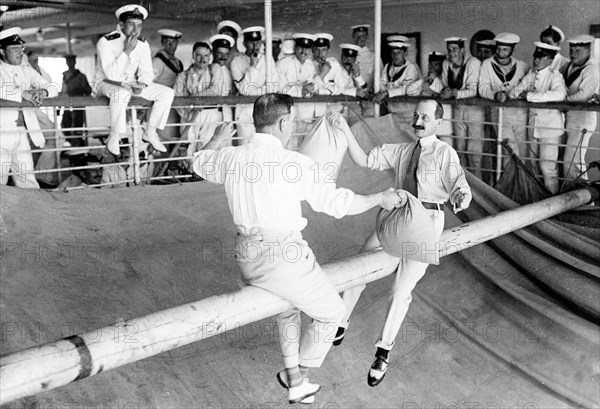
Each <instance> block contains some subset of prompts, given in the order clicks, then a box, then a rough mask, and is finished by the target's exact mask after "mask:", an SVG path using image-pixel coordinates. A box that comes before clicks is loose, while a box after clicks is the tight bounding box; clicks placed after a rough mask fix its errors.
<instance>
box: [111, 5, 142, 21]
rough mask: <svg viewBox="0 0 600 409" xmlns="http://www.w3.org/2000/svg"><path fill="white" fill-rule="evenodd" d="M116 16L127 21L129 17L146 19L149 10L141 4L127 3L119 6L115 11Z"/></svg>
mask: <svg viewBox="0 0 600 409" xmlns="http://www.w3.org/2000/svg"><path fill="white" fill-rule="evenodd" d="M115 16H116V17H117V18H118V19H119V20H121V21H126V20H127V19H128V18H137V19H140V20H146V18H147V17H148V10H146V8H145V7H143V6H140V5H139V4H127V5H125V6H122V7H119V8H118V9H117V11H115Z"/></svg>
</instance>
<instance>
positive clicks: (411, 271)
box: [333, 100, 471, 386]
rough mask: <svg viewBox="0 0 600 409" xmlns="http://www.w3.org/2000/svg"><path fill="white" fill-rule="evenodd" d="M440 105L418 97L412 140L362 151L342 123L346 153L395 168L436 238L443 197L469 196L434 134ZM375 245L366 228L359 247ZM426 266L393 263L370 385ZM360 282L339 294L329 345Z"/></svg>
mask: <svg viewBox="0 0 600 409" xmlns="http://www.w3.org/2000/svg"><path fill="white" fill-rule="evenodd" d="M443 111H444V110H443V108H442V105H441V104H440V103H439V102H437V101H434V100H425V101H421V102H419V104H418V105H417V107H416V109H415V112H414V116H413V124H412V126H413V128H414V133H415V136H416V137H417V138H418V139H417V141H416V142H412V143H404V144H385V145H382V146H378V147H376V148H374V149H372V150H371V151H370V152H369V153H368V154H367V153H366V152H365V151H363V149H362V148H361V147H360V145H359V144H358V142H357V141H356V138H355V137H354V135H353V134H352V131H351V130H350V128H349V127H348V126H347V125H346V126H345V127H344V128H343V130H344V133H345V135H346V138H347V139H348V150H349V152H350V156H351V157H352V159H353V160H354V162H356V164H357V165H359V166H362V167H367V168H369V169H371V170H385V169H395V173H396V176H395V188H396V189H403V190H406V191H408V192H410V193H411V194H413V196H415V197H416V198H418V199H419V201H421V203H422V204H423V207H425V209H427V211H428V212H429V216H430V217H431V221H432V223H433V225H434V226H435V232H436V240H439V238H440V236H441V234H442V230H443V229H444V211H443V208H444V203H445V202H447V201H448V200H449V201H450V203H452V205H453V206H454V208H455V212H456V211H460V210H463V209H466V208H467V207H468V206H469V203H470V202H471V189H470V187H469V185H468V183H467V180H466V178H465V174H464V171H463V169H462V167H461V166H460V162H459V159H458V154H457V153H456V151H455V150H454V149H453V148H452V147H451V146H450V145H448V144H447V143H446V142H443V141H440V140H439V139H438V138H437V135H436V130H437V129H438V128H439V126H440V125H441V123H442V117H443V115H444V112H443ZM409 169H412V171H410V170H409ZM380 246H381V244H380V242H379V239H378V237H377V234H376V233H372V234H371V235H370V236H369V237H368V238H367V240H366V241H365V244H364V245H363V247H362V249H361V252H365V251H370V250H373V249H375V248H377V247H380ZM427 266H428V264H426V263H423V262H420V261H413V260H406V259H402V260H401V261H400V263H399V265H398V271H397V273H396V279H395V282H394V286H393V288H392V291H391V295H390V302H389V306H388V310H387V314H386V318H385V322H384V325H383V328H382V330H381V334H380V336H379V338H378V340H377V343H376V344H375V346H376V347H377V351H376V353H375V360H374V362H373V364H372V365H371V369H370V370H369V375H368V378H367V382H368V384H369V385H370V386H377V385H379V383H381V381H382V380H383V378H384V376H385V373H386V371H387V368H388V365H389V352H390V350H391V349H392V347H393V346H394V341H395V339H396V336H397V335H398V332H399V331H400V327H401V326H402V322H403V321H404V317H405V316H406V313H407V312H408V307H409V305H410V302H411V300H412V296H411V292H412V290H413V289H414V287H415V286H416V285H417V283H418V282H419V280H420V279H421V278H423V276H424V275H425V270H426V269H427ZM364 288H365V286H364V285H362V286H358V287H354V288H351V289H350V290H347V291H345V292H344V293H343V294H342V298H343V300H344V303H345V305H346V316H345V317H344V320H342V321H341V322H340V327H339V329H338V333H337V334H336V337H335V340H334V342H333V344H334V345H339V344H341V342H342V340H343V339H344V335H345V331H346V328H348V325H349V320H350V315H351V314H352V310H353V309H354V307H355V306H356V303H357V302H358V299H359V297H360V294H361V293H362V291H363V290H364Z"/></svg>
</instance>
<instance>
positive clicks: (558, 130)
mask: <svg viewBox="0 0 600 409" xmlns="http://www.w3.org/2000/svg"><path fill="white" fill-rule="evenodd" d="M534 44H535V47H536V48H535V52H534V53H533V69H531V70H530V71H529V72H528V73H527V75H525V76H524V77H523V78H522V79H521V81H520V82H519V84H518V85H517V86H515V87H513V88H512V89H511V90H510V91H509V92H508V97H509V98H511V99H521V100H523V101H528V102H557V101H563V100H564V99H565V97H566V96H567V87H566V86H565V80H564V79H563V76H562V75H561V73H560V72H558V71H555V70H553V69H552V67H551V65H552V61H553V60H554V58H555V57H556V53H558V51H560V47H558V46H553V45H549V44H546V43H542V42H539V41H536V42H535V43H534ZM529 125H530V127H531V129H533V137H534V138H535V140H536V141H537V144H536V145H535V146H533V149H534V151H535V156H537V158H539V167H540V170H541V171H542V176H543V178H544V185H545V186H546V188H548V190H549V191H550V192H551V193H552V194H554V193H557V192H558V163H557V160H558V145H559V144H560V139H561V137H562V135H563V133H564V129H563V127H564V121H563V115H562V113H561V112H560V111H559V110H558V109H534V108H529Z"/></svg>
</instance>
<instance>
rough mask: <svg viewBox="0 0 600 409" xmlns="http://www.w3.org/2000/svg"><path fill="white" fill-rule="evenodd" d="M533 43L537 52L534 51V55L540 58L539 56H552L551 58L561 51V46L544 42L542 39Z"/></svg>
mask: <svg viewBox="0 0 600 409" xmlns="http://www.w3.org/2000/svg"><path fill="white" fill-rule="evenodd" d="M533 44H534V45H535V52H534V53H533V56H534V57H535V58H538V57H551V58H554V56H555V55H556V53H557V52H558V51H560V47H557V46H555V45H550V44H546V43H542V42H541V41H536V42H534V43H533Z"/></svg>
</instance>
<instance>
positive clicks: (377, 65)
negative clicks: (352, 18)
mask: <svg viewBox="0 0 600 409" xmlns="http://www.w3.org/2000/svg"><path fill="white" fill-rule="evenodd" d="M373 31H374V33H373V35H374V37H375V43H374V50H373V54H374V57H373V58H374V59H375V61H373V67H374V68H373V91H374V92H375V93H376V94H377V92H379V90H380V86H379V85H380V84H379V82H380V79H381V0H375V27H374V30H373ZM373 109H374V113H373V115H374V116H375V118H379V114H380V109H381V105H380V104H375V106H374V107H373Z"/></svg>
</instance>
